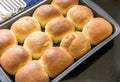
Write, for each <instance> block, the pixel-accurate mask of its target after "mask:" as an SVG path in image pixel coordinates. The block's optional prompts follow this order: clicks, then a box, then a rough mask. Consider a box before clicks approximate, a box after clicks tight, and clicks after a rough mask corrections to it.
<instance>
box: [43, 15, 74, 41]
mask: <svg viewBox="0 0 120 82" xmlns="http://www.w3.org/2000/svg"><path fill="white" fill-rule="evenodd" d="M45 28H46V29H45V32H46V33H47V34H48V35H49V36H50V37H51V38H52V39H53V41H54V42H55V43H58V42H60V41H61V39H62V38H63V37H64V36H65V35H67V34H68V33H71V32H74V30H75V28H74V26H73V25H72V23H71V22H70V21H69V20H67V19H66V18H64V17H57V18H55V19H53V20H51V21H50V22H48V23H47V24H46V26H45Z"/></svg>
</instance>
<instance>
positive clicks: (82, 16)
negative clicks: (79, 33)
mask: <svg viewBox="0 0 120 82" xmlns="http://www.w3.org/2000/svg"><path fill="white" fill-rule="evenodd" d="M67 18H68V19H69V20H70V21H71V22H72V23H73V24H74V26H75V27H76V29H77V30H82V29H83V27H84V25H85V24H86V23H87V22H88V21H89V20H90V19H91V18H93V12H92V10H91V9H90V8H88V7H87V6H83V5H75V6H73V7H72V8H71V9H69V11H68V13H67Z"/></svg>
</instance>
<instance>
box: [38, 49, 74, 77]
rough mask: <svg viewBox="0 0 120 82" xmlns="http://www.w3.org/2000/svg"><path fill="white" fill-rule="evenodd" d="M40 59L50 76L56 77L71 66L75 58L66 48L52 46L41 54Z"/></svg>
mask: <svg viewBox="0 0 120 82" xmlns="http://www.w3.org/2000/svg"><path fill="white" fill-rule="evenodd" d="M40 61H41V63H42V64H43V66H44V69H45V70H46V72H47V73H48V75H49V77H51V78H54V77H56V76H57V75H58V74H60V73H61V72H62V71H64V70H65V69H66V68H67V67H68V66H70V65H71V64H72V63H73V62H74V59H73V57H72V56H71V55H70V54H69V53H68V52H66V51H65V50H64V49H62V48H60V47H52V48H50V49H48V50H47V51H46V52H45V53H44V54H43V55H42V56H41V59H40Z"/></svg>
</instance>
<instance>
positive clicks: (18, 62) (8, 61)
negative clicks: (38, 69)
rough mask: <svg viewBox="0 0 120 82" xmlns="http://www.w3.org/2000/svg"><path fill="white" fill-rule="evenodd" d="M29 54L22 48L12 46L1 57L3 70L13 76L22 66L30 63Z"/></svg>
mask: <svg viewBox="0 0 120 82" xmlns="http://www.w3.org/2000/svg"><path fill="white" fill-rule="evenodd" d="M31 59H32V58H31V55H30V53H29V52H28V51H27V50H26V49H24V48H23V47H22V46H18V45H16V46H13V47H11V48H9V49H7V50H6V51H5V52H4V53H3V54H2V56H1V59H0V62H1V66H2V67H3V68H4V70H5V71H6V72H7V73H9V74H11V75H14V74H15V73H16V72H17V71H18V70H19V69H20V68H21V67H22V66H23V65H25V64H26V63H28V62H29V61H31Z"/></svg>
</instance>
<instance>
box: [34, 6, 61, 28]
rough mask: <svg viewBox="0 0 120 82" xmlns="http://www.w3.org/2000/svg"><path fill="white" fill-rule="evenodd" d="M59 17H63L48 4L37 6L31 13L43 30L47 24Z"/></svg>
mask: <svg viewBox="0 0 120 82" xmlns="http://www.w3.org/2000/svg"><path fill="white" fill-rule="evenodd" d="M59 16H63V15H62V13H61V12H60V11H59V10H58V9H57V8H55V7H53V6H52V5H50V4H44V5H41V6H39V7H38V8H37V9H36V10H35V11H34V13H33V17H34V18H36V19H37V20H38V21H39V23H40V24H41V26H42V27H43V28H44V27H45V24H46V23H47V22H49V21H50V20H52V19H53V18H56V17H59Z"/></svg>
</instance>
